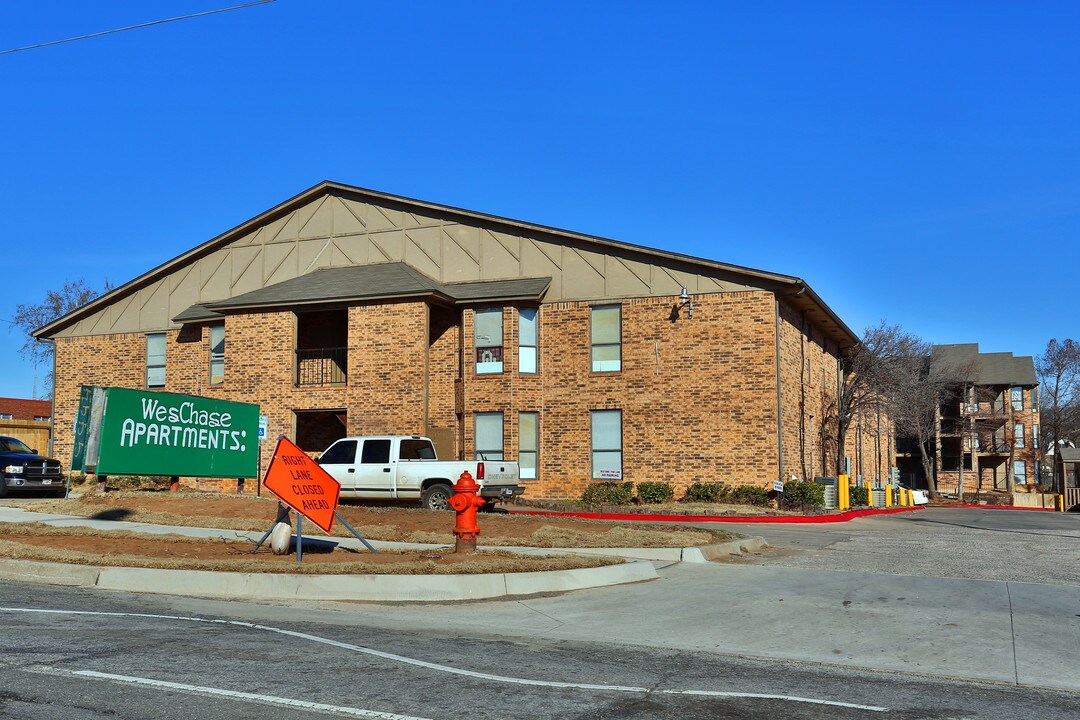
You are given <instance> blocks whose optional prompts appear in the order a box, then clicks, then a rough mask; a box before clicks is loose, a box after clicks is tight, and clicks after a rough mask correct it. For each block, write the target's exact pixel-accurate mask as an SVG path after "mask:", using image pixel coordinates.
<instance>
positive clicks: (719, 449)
mask: <svg viewBox="0 0 1080 720" xmlns="http://www.w3.org/2000/svg"><path fill="white" fill-rule="evenodd" d="M684 289H685V290H684ZM36 336H37V337H41V338H49V339H52V340H54V341H55V345H56V356H55V357H56V368H55V377H56V385H55V388H56V396H55V416H56V447H57V453H58V454H59V456H60V457H64V456H65V453H69V452H70V450H71V444H72V437H71V428H72V423H73V418H74V414H75V410H76V405H77V399H78V389H79V385H80V384H96V385H113V386H123V387H131V388H146V387H149V388H160V389H163V390H167V391H171V392H179V393H189V394H195V395H203V396H208V397H217V398H222V399H230V400H238V401H246V402H254V403H258V404H259V405H260V406H261V412H262V413H263V414H265V415H267V416H268V418H269V435H270V436H271V437H274V436H276V435H278V434H284V435H287V436H289V437H290V438H292V439H293V440H295V441H296V442H297V443H298V444H299V445H300V446H301V447H303V448H304V449H305V450H307V451H310V452H318V451H320V450H322V449H324V448H325V447H326V446H327V445H329V444H330V442H331V441H333V440H334V439H336V438H338V437H342V436H344V435H346V434H348V435H371V434H390V433H392V434H418V435H419V434H425V435H428V436H430V437H431V438H432V439H433V440H434V441H435V443H436V446H437V448H438V450H439V452H440V455H441V456H444V457H458V458H463V457H472V456H474V454H475V453H481V452H482V453H485V454H486V455H487V456H488V457H493V456H498V455H499V454H502V455H503V456H505V457H507V458H511V459H517V460H519V461H520V462H521V464H522V473H523V477H524V478H525V482H526V483H527V484H528V485H529V486H530V487H529V491H528V493H529V495H530V496H532V497H576V496H578V495H580V493H581V491H582V490H583V488H584V487H585V486H586V484H587V483H589V482H591V481H594V480H602V479H625V480H630V481H634V482H641V481H649V480H662V481H669V482H674V483H675V484H676V485H678V486H679V487H685V486H686V485H687V484H689V483H692V482H695V481H717V480H722V481H727V482H737V483H755V484H766V483H768V482H769V481H771V480H773V479H775V478H777V477H783V478H789V477H791V476H792V475H795V476H799V477H804V476H812V475H820V474H827V475H831V474H835V467H836V456H837V452H838V450H837V447H836V440H835V438H836V435H835V427H834V424H835V421H834V419H833V418H835V413H834V412H833V413H832V414H830V407H831V403H834V401H835V396H836V388H837V383H838V382H839V380H840V368H839V358H840V355H841V353H842V352H843V351H844V350H845V349H847V348H850V347H852V346H854V345H855V344H856V343H857V342H858V338H857V337H856V336H855V335H854V334H853V333H852V332H851V330H849V329H848V328H847V327H846V326H845V325H844V323H843V322H842V321H841V320H840V319H839V318H838V317H837V316H836V315H835V314H834V313H833V311H832V310H831V309H830V308H829V307H828V306H827V305H826V304H825V303H824V302H823V301H822V300H821V299H820V298H819V297H818V296H817V295H816V294H815V293H814V291H813V290H812V289H811V288H810V287H809V286H808V285H807V284H806V283H805V282H803V281H802V280H800V279H798V278H795V277H790V276H786V275H779V274H776V273H771V272H765V271H760V270H753V269H749V268H743V267H738V266H733V265H728V264H724V263H721V262H714V261H711V260H704V259H700V258H694V257H689V256H685V255H679V254H675V253H671V252H665V251H661V250H656V249H651V248H647V247H641V246H635V245H630V244H627V243H622V242H616V241H612V240H607V239H603V238H598V237H593V236H589V235H583V234H580V233H575V232H569V231H564V230H558V229H554V228H549V227H543V226H539V225H535V224H531V223H527V222H521V221H517V220H510V219H506V218H500V217H494V216H490V215H484V214H481V213H477V212H473V211H468V210H461V209H457V208H452V207H447V206H442V205H436V204H433V203H430V202H424V201H417V200H412V199H408V198H404V197H399V196H393V195H388V194H385V193H379V192H373V191H369V190H364V189H360V188H356V187H351V186H347V185H341V184H337V183H331V182H324V183H321V184H319V185H317V186H315V187H313V188H311V189H309V190H307V191H305V192H303V193H301V194H300V195H298V196H296V197H294V198H292V199H290V200H288V201H286V202H284V203H282V204H281V205H278V206H277V207H274V208H272V209H270V210H268V211H266V212H264V213H262V214H261V215H259V216H258V217H255V218H253V219H252V220H249V221H248V222H245V223H244V224H242V225H240V226H238V227H236V228H234V229H232V230H230V231H228V232H226V233H224V234H222V235H220V236H219V237H216V238H214V239H212V240H209V241H208V242H206V243H204V244H202V245H199V246H198V247H195V248H194V249H192V250H190V251H188V252H186V253H184V254H183V255H181V256H179V257H177V258H175V259H173V260H171V261H169V262H167V263H165V264H163V265H161V266H159V267H157V268H154V269H153V270H150V271H149V272H147V273H145V274H144V275H142V276H140V277H138V278H136V279H134V280H132V281H131V282H128V283H126V284H124V285H122V286H120V287H118V288H116V289H115V290H113V291H111V292H109V293H107V294H106V295H104V296H102V297H100V298H98V299H96V300H94V301H93V302H91V303H89V304H88V305H86V306H84V307H83V308H80V309H79V310H76V311H75V312H73V313H71V314H69V315H67V316H65V317H63V318H60V319H59V320H56V321H55V322H52V323H50V324H49V325H47V326H45V327H43V328H41V329H40V330H38V331H37V333H36ZM859 430H861V432H859ZM881 432H882V431H881V427H880V425H878V426H876V427H875V424H874V422H871V421H870V419H867V422H866V423H865V425H860V427H859V428H858V429H856V428H853V429H852V431H850V432H849V434H848V448H847V449H846V452H845V454H847V455H849V456H851V457H856V455H858V461H859V464H860V467H862V469H863V472H865V473H866V474H867V476H868V477H872V476H875V475H876V476H880V477H884V476H886V475H887V473H888V467H889V466H890V465H891V461H892V454H891V452H890V448H891V446H892V443H888V447H887V448H886V451H885V452H884V453H882V452H880V449H879V451H878V452H877V453H874V452H872V451H868V448H871V447H873V446H874V445H875V443H877V446H878V447H879V448H880V445H881V442H882V437H881ZM272 447H273V443H265V444H264V447H263V448H262V452H263V458H262V459H263V467H266V463H267V462H268V461H269V454H270V453H271V451H272ZM204 484H205V485H207V486H210V485H211V484H210V483H204ZM222 486H223V487H224V484H223V485H222Z"/></svg>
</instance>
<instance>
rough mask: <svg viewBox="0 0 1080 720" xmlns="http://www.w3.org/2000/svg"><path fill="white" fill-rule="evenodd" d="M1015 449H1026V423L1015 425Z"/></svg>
mask: <svg viewBox="0 0 1080 720" xmlns="http://www.w3.org/2000/svg"><path fill="white" fill-rule="evenodd" d="M1013 447H1018V448H1022V447H1024V423H1016V424H1015V425H1013Z"/></svg>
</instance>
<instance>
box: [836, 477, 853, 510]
mask: <svg viewBox="0 0 1080 720" xmlns="http://www.w3.org/2000/svg"><path fill="white" fill-rule="evenodd" d="M837 481H838V482H837V488H836V489H837V493H836V505H837V508H838V509H840V510H847V509H848V508H850V507H851V484H850V481H849V479H848V476H847V475H840V476H839V477H838V478H837Z"/></svg>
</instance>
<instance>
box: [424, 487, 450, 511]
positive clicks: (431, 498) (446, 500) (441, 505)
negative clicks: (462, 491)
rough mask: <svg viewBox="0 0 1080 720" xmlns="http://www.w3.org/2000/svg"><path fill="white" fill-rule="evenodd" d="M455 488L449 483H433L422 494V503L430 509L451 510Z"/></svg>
mask: <svg viewBox="0 0 1080 720" xmlns="http://www.w3.org/2000/svg"><path fill="white" fill-rule="evenodd" d="M453 494H454V489H453V488H451V487H450V486H449V485H442V484H439V485H432V486H431V487H429V488H428V489H427V490H425V491H424V494H423V495H421V496H420V504H421V505H422V506H423V507H425V508H427V509H428V510H449V509H450V496H451V495H453Z"/></svg>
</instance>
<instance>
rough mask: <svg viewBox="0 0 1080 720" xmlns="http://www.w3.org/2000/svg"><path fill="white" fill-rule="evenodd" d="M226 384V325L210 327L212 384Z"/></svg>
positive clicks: (220, 324) (219, 324)
mask: <svg viewBox="0 0 1080 720" xmlns="http://www.w3.org/2000/svg"><path fill="white" fill-rule="evenodd" d="M223 382H225V323H218V324H216V325H211V326H210V384H211V385H220V384H221V383H223Z"/></svg>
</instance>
